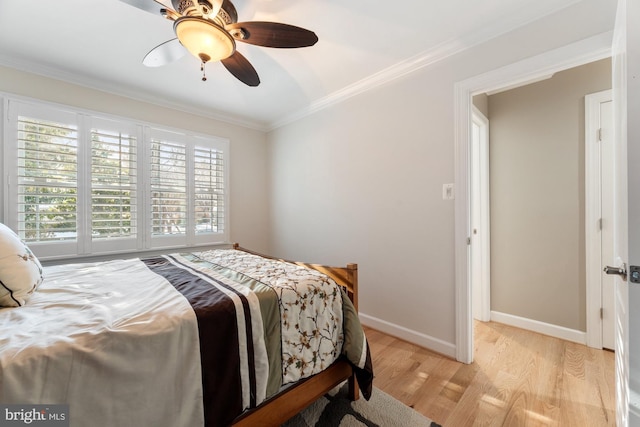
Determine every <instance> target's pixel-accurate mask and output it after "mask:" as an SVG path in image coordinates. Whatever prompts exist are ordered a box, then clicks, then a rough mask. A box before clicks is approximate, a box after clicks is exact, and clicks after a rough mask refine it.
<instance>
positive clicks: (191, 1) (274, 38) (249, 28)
mask: <svg viewBox="0 0 640 427" xmlns="http://www.w3.org/2000/svg"><path fill="white" fill-rule="evenodd" d="M120 1H122V2H124V3H127V4H130V5H132V6H135V7H137V8H139V9H142V10H145V11H147V12H151V13H153V14H159V15H161V16H164V17H165V18H167V19H169V20H171V21H173V30H174V31H175V33H176V38H175V39H171V40H168V41H166V42H164V43H162V44H160V45H158V46H156V47H155V48H153V49H152V50H151V51H150V52H149V53H147V55H146V56H145V57H144V59H143V60H142V63H143V64H144V65H146V66H148V67H159V66H161V65H165V64H168V63H170V62H173V61H175V60H177V59H179V58H181V57H182V56H183V55H184V54H185V53H186V52H187V51H188V52H190V53H191V54H192V55H193V56H195V57H196V58H198V59H199V60H200V62H201V65H200V70H201V71H202V80H203V81H204V80H206V79H207V77H206V75H205V72H204V67H205V64H206V63H207V62H210V61H220V62H222V65H224V67H225V68H226V69H227V70H228V71H229V72H230V73H231V74H233V75H234V76H235V77H236V78H237V79H238V80H240V81H241V82H243V83H245V84H246V85H248V86H258V85H259V84H260V77H258V73H257V72H256V70H255V68H253V66H252V65H251V63H250V62H249V61H248V60H247V58H245V57H244V56H243V55H242V54H241V53H240V52H238V51H237V50H236V41H240V42H244V43H249V44H253V45H257V46H265V47H277V48H297V47H307V46H313V45H314V44H316V42H317V41H318V37H317V36H316V34H315V33H314V32H313V31H309V30H305V29H304V28H300V27H296V26H294V25H288V24H280V23H277V22H264V21H251V22H238V13H237V12H236V8H235V7H234V6H233V3H231V1H230V0H120ZM185 48H186V49H185Z"/></svg>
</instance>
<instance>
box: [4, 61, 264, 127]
mask: <svg viewBox="0 0 640 427" xmlns="http://www.w3.org/2000/svg"><path fill="white" fill-rule="evenodd" d="M0 66H5V67H8V68H13V69H16V70H19V71H23V72H25V73H29V74H35V75H38V76H42V77H46V78H51V79H55V80H60V81H63V82H66V83H70V84H73V85H76V86H81V87H85V88H87V89H92V90H99V91H102V92H106V93H108V94H110V95H116V96H121V97H123V98H128V99H132V100H134V101H139V102H145V103H148V104H153V105H156V106H158V107H163V108H169V109H172V110H176V111H181V112H184V113H188V114H193V115H195V116H200V117H203V118H206V119H213V120H218V121H221V122H224V123H229V124H232V125H236V126H241V127H245V128H249V129H253V130H258V131H261V132H266V131H267V130H268V126H267V124H266V123H263V122H260V121H256V120H248V119H246V118H243V117H238V116H234V115H230V114H225V113H223V112H212V111H207V112H203V110H202V109H201V108H197V107H194V106H193V105H189V104H185V103H181V102H172V101H168V100H166V99H164V98H161V97H156V96H153V95H149V94H148V93H144V92H142V91H137V90H135V89H131V88H129V89H127V90H123V89H122V88H121V87H119V86H117V85H115V84H110V83H108V82H105V81H103V80H99V79H93V78H90V77H87V76H81V75H78V74H73V73H69V72H65V71H61V70H59V69H55V68H51V67H46V66H43V65H40V64H34V63H30V62H28V61H20V60H17V59H15V58H9V57H6V56H3V55H0Z"/></svg>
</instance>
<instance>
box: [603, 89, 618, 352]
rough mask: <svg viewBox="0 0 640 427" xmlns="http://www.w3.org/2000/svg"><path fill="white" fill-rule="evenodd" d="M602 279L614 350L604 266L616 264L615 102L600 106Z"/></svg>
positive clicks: (606, 334) (607, 335) (609, 281)
mask: <svg viewBox="0 0 640 427" xmlns="http://www.w3.org/2000/svg"><path fill="white" fill-rule="evenodd" d="M600 129H601V135H602V136H601V140H600V164H601V169H600V170H601V178H600V195H601V207H600V215H601V221H600V224H601V225H600V230H601V235H600V239H601V240H600V250H601V252H600V264H599V267H600V268H599V270H600V276H601V283H602V289H601V293H602V315H601V317H602V332H601V333H602V347H603V348H608V349H611V350H613V349H615V346H616V345H615V283H616V282H615V281H616V278H615V277H614V276H611V275H608V274H605V272H604V271H603V270H604V267H605V266H607V265H613V264H615V258H614V250H613V244H614V243H613V233H614V229H613V224H614V218H613V215H614V207H613V204H614V197H613V196H614V191H615V187H614V185H615V184H614V167H613V165H614V163H613V102H612V101H607V102H601V103H600Z"/></svg>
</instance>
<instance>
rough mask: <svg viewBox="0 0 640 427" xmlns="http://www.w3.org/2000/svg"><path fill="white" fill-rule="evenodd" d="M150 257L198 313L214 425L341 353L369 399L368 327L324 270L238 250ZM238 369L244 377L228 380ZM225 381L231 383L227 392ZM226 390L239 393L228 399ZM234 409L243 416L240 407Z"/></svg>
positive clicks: (154, 268) (209, 413) (151, 266)
mask: <svg viewBox="0 0 640 427" xmlns="http://www.w3.org/2000/svg"><path fill="white" fill-rule="evenodd" d="M143 261H144V262H145V263H146V264H147V267H149V269H150V270H151V271H154V272H155V273H157V274H160V275H162V276H164V277H165V278H166V279H167V280H168V281H169V282H170V283H172V284H174V286H175V287H176V289H178V290H179V291H180V292H181V293H183V295H184V296H185V297H186V298H187V299H188V300H189V301H190V302H191V304H192V306H193V308H194V311H195V312H196V317H197V318H198V327H199V329H200V352H201V359H202V366H203V378H204V379H203V385H204V387H203V393H204V399H205V421H206V424H207V425H209V424H210V421H212V420H213V419H215V420H216V421H215V422H214V423H213V424H212V425H217V424H218V422H219V421H222V423H226V422H227V421H228V420H227V419H224V420H220V419H219V418H218V417H219V416H220V414H221V413H222V412H224V411H223V408H236V407H237V406H238V405H240V406H241V409H242V410H244V409H246V408H252V407H255V406H257V405H258V404H260V403H261V402H262V401H264V400H266V399H267V398H269V397H271V396H272V395H274V394H275V393H277V392H278V391H279V390H280V389H281V387H282V386H283V385H286V384H288V383H292V382H295V381H298V380H300V379H303V378H306V377H309V376H311V375H314V374H317V373H319V372H320V371H322V370H324V369H326V368H328V367H329V366H330V365H331V364H332V363H334V362H335V361H336V360H337V359H338V358H339V357H340V356H341V355H344V356H345V357H347V359H348V360H349V361H350V362H351V364H352V365H353V366H354V368H356V372H357V373H358V374H359V376H358V380H359V383H360V387H361V389H362V391H363V395H364V397H365V398H367V399H368V397H369V396H370V390H371V380H372V377H373V373H372V369H371V357H370V354H369V348H368V344H367V342H366V338H365V336H364V331H363V330H362V326H361V325H360V323H359V320H358V317H357V313H356V312H355V309H354V308H353V304H352V303H351V301H350V300H349V298H348V297H346V294H345V293H344V291H343V290H342V288H340V286H338V285H337V284H336V283H335V282H334V281H333V280H332V279H331V278H329V277H328V276H326V275H325V274H322V273H320V272H318V271H316V270H313V269H310V268H305V267H302V266H298V265H295V264H291V263H287V262H283V261H278V260H273V259H268V258H264V257H260V256H257V255H253V254H249V253H246V252H243V251H239V250H232V249H230V250H226V249H225V250H211V251H204V252H194V253H183V254H172V255H167V256H162V257H158V258H154V259H147V260H143ZM189 277H191V278H189ZM214 306H215V307H216V309H215V310H214V309H213V308H212V307H214ZM225 313H231V314H233V315H232V316H228V314H225ZM229 319H231V320H229ZM230 322H231V323H233V324H234V325H237V328H236V327H235V326H230ZM222 325H226V326H224V328H223V326H222ZM221 334H222V335H221ZM236 347H239V348H240V351H239V353H238V354H237V355H236V353H237V352H236V350H234V349H235V348H236ZM221 353H226V357H225V358H224V359H222V358H221V357H220V356H219V355H220V354H221ZM236 359H237V362H236ZM208 361H209V362H210V363H209V362H208ZM236 371H237V372H238V373H239V377H238V379H237V380H236V379H235V378H229V375H228V373H229V372H236ZM221 383H224V384H227V386H226V387H225V389H226V391H225V392H224V393H220V392H219V390H220V384H221ZM208 384H209V386H208ZM236 384H239V386H238V387H236ZM232 385H233V386H232ZM214 389H215V390H217V392H214ZM221 394H224V395H227V396H232V395H234V394H236V395H237V396H238V397H237V398H234V399H231V400H230V399H228V398H227V397H224V398H222V399H221V396H220V395H221ZM240 401H241V403H240ZM227 412H229V411H227ZM231 413H235V415H239V412H237V409H234V410H232V411H231ZM227 416H229V415H225V417H227ZM231 419H233V418H231Z"/></svg>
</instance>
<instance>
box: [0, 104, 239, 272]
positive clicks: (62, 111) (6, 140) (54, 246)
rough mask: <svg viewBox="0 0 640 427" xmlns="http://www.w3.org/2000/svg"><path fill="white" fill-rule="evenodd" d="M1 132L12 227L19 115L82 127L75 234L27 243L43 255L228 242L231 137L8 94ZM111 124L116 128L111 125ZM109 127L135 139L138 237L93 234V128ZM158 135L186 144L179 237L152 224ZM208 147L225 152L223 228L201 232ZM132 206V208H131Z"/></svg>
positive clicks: (0, 157)
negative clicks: (199, 203) (199, 189)
mask: <svg viewBox="0 0 640 427" xmlns="http://www.w3.org/2000/svg"><path fill="white" fill-rule="evenodd" d="M0 99H2V102H1V103H0V116H1V117H2V122H1V123H0V135H2V137H3V144H2V149H0V164H2V165H3V168H2V169H3V172H2V174H0V184H1V185H2V186H1V187H0V200H2V204H3V205H4V207H3V209H2V211H0V215H2V218H1V219H2V222H3V223H4V224H6V225H7V226H9V227H10V228H12V229H14V230H15V229H17V226H18V221H19V218H18V210H17V208H15V206H17V201H18V199H17V197H18V195H17V190H18V185H17V172H18V166H17V164H16V161H15V159H17V155H18V144H17V140H16V136H17V129H18V127H17V118H18V116H19V115H21V116H28V117H31V118H34V119H37V120H46V119H52V118H58V117H60V118H62V119H64V120H68V119H69V118H71V120H74V121H72V122H71V123H73V125H75V126H77V127H78V153H77V156H78V173H77V197H78V201H77V203H78V208H77V215H78V217H77V226H76V231H77V238H76V240H74V241H56V242H28V244H29V247H30V248H31V249H32V250H33V251H34V253H35V254H36V255H37V256H38V257H39V258H40V259H42V260H55V259H64V258H77V257H88V256H101V255H109V254H126V253H133V252H141V251H155V250H168V249H180V248H183V249H185V248H192V247H193V248H195V247H199V246H211V245H218V244H228V243H229V233H230V227H229V225H230V221H229V216H230V213H229V210H230V203H229V176H230V170H229V165H230V161H229V159H230V155H229V151H230V142H229V140H228V139H226V138H221V137H218V136H213V135H208V134H203V133H196V132H192V131H189V130H185V129H179V128H172V127H169V126H164V125H160V124H155V123H149V122H142V121H139V120H135V119H130V118H126V117H119V116H115V115H111V114H106V113H101V112H95V111H88V110H84V109H80V108H75V107H69V106H65V105H61V104H56V103H49V102H45V101H40V100H37V99H30V98H24V97H17V96H9V95H6V94H2V93H0ZM110 124H113V128H111V127H109V125H110ZM101 126H103V127H104V126H106V127H107V128H108V130H111V131H113V130H122V131H125V130H126V132H129V133H130V134H131V135H135V138H136V144H135V145H136V170H137V172H136V173H137V178H136V185H135V188H136V202H135V209H136V219H135V221H136V226H137V230H136V235H135V237H131V236H128V237H112V238H105V239H93V238H92V236H91V227H92V214H91V206H92V205H91V194H92V181H91V167H92V163H91V162H92V157H91V156H92V130H93V129H94V128H100V127H101ZM154 136H171V137H172V138H174V139H177V140H178V141H179V142H180V143H181V144H184V146H185V148H186V156H187V190H186V191H187V193H186V194H187V212H186V215H187V230H186V233H185V234H182V235H175V236H152V227H151V214H152V212H151V182H150V180H149V178H150V169H151V165H150V150H151V140H152V138H153V137H154ZM196 146H197V147H206V148H210V149H212V150H216V151H220V152H221V153H222V161H223V166H222V181H223V186H222V188H223V191H222V196H221V198H220V200H221V202H222V204H223V206H222V212H223V213H222V217H223V220H222V231H218V232H213V231H212V232H200V233H197V232H196V229H195V225H196V224H195V218H196V213H195V205H196V201H195V197H194V194H195V187H196V184H195V172H194V162H195V156H194V153H195V147H196ZM132 208H133V207H132Z"/></svg>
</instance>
